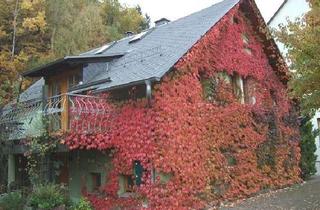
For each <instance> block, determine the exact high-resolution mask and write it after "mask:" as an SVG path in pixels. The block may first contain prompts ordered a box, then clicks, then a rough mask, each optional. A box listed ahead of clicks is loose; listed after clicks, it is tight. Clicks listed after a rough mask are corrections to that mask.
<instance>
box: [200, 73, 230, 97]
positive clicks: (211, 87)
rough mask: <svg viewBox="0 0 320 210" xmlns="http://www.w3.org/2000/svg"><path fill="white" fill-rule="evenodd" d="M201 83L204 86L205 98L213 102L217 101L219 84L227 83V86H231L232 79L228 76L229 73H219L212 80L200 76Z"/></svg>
mask: <svg viewBox="0 0 320 210" xmlns="http://www.w3.org/2000/svg"><path fill="white" fill-rule="evenodd" d="M200 82H201V85H202V90H203V96H204V98H205V99H206V100H208V101H211V102H213V101H215V99H216V94H217V87H218V85H219V83H220V82H225V83H226V84H231V77H230V76H229V75H228V74H227V72H219V73H217V74H216V75H215V76H214V77H211V78H206V77H204V76H200Z"/></svg>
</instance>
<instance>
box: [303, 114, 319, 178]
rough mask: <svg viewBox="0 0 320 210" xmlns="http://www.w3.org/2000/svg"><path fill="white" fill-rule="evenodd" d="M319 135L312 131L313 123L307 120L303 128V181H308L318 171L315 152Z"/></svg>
mask: <svg viewBox="0 0 320 210" xmlns="http://www.w3.org/2000/svg"><path fill="white" fill-rule="evenodd" d="M317 135H318V132H317V131H313V130H312V123H311V122H310V121H309V119H308V120H305V122H303V124H302V126H301V143H300V148H301V159H300V168H301V172H302V173H301V175H302V178H303V179H307V178H309V177H310V176H312V175H314V174H315V173H316V172H317V170H316V166H315V164H316V160H317V156H316V155H315V152H316V150H317V147H316V144H315V139H316V137H317Z"/></svg>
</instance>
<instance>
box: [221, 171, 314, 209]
mask: <svg viewBox="0 0 320 210" xmlns="http://www.w3.org/2000/svg"><path fill="white" fill-rule="evenodd" d="M220 209H221V210H253V209H254V210H256V209H258V210H280V209H281V210H309V209H310V210H320V176H318V177H314V178H312V179H311V180H309V181H307V182H305V183H303V184H301V185H295V186H293V187H290V188H286V189H283V190H278V191H275V192H270V193H266V194H262V195H259V196H257V197H253V198H249V199H247V200H245V201H242V202H241V201H240V202H239V203H233V204H230V205H229V206H228V207H222V208H220Z"/></svg>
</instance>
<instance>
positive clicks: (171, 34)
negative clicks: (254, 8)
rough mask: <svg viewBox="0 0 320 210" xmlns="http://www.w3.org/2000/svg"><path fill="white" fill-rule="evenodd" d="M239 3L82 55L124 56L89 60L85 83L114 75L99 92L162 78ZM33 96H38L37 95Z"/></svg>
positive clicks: (222, 5) (224, 3)
mask: <svg viewBox="0 0 320 210" xmlns="http://www.w3.org/2000/svg"><path fill="white" fill-rule="evenodd" d="M237 3H239V0H224V1H222V2H220V3H217V4H214V5H212V6H211V7H208V8H206V9H203V10H201V11H199V12H196V13H193V14H191V15H189V16H186V17H183V18H180V19H178V20H175V21H172V22H169V23H167V24H163V25H160V26H156V27H153V28H151V29H149V30H147V31H144V32H142V34H140V35H132V36H129V37H125V38H123V39H121V40H118V41H115V42H111V43H107V44H106V45H104V46H102V47H99V48H96V49H93V50H90V51H88V52H85V53H82V54H80V55H79V57H83V56H89V57H91V56H92V57H94V56H103V55H110V54H115V55H116V54H121V55H123V56H122V57H120V58H116V59H113V60H112V61H109V62H104V63H103V62H99V63H89V64H88V65H87V66H86V67H85V68H84V69H83V76H84V81H83V83H84V84H90V83H97V81H102V80H106V79H107V78H110V80H109V82H104V83H102V84H99V85H94V88H95V89H96V91H103V90H106V89H110V88H115V87H119V86H123V85H128V84H132V83H135V82H139V81H140V82H144V81H145V80H158V81H159V80H160V79H161V78H162V77H163V76H164V75H165V74H166V73H167V72H168V71H169V70H170V69H171V68H172V67H173V66H174V64H175V63H176V62H177V61H178V60H179V59H180V58H181V57H182V56H183V55H185V54H186V53H187V52H188V50H189V49H191V48H192V46H193V45H194V44H195V43H196V42H197V41H198V40H199V39H200V38H201V37H202V36H203V35H205V34H206V32H208V31H209V30H210V29H211V28H212V27H213V26H214V25H215V24H216V23H217V22H218V21H219V20H220V19H221V18H222V17H223V16H224V15H225V14H226V13H227V12H228V11H229V10H230V9H232V8H233V7H234V6H235V5H236V4H237ZM136 36H141V40H137V41H134V42H131V40H132V39H133V38H135V37H136ZM38 69H41V68H38ZM42 82H43V81H42ZM39 84H40V83H39ZM30 88H31V90H29V89H28V90H27V92H37V88H39V87H38V86H31V87H30ZM22 95H24V96H26V95H27V93H26V94H25V93H23V94H22ZM29 95H30V97H35V95H34V94H29Z"/></svg>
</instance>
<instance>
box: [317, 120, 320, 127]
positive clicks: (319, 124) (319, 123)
mask: <svg viewBox="0 0 320 210" xmlns="http://www.w3.org/2000/svg"><path fill="white" fill-rule="evenodd" d="M317 122H318V129H320V118H318V119H317Z"/></svg>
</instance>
